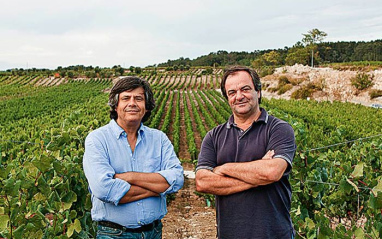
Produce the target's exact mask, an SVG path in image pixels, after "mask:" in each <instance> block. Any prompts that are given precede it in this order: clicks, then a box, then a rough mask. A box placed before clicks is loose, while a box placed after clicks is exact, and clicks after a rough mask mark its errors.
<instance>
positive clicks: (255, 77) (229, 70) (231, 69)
mask: <svg viewBox="0 0 382 239" xmlns="http://www.w3.org/2000/svg"><path fill="white" fill-rule="evenodd" d="M238 71H245V72H247V73H248V74H249V75H250V76H251V78H252V82H253V85H254V87H255V90H256V91H258V92H259V93H260V98H259V104H260V103H261V82H260V77H259V75H258V74H257V73H256V71H255V70H253V69H251V68H249V67H246V66H231V67H229V68H226V69H225V70H224V75H223V78H222V81H221V83H220V89H221V92H222V94H223V96H224V98H226V99H228V95H227V92H226V89H225V82H226V81H227V78H228V76H230V75H233V74H235V73H236V72H238Z"/></svg>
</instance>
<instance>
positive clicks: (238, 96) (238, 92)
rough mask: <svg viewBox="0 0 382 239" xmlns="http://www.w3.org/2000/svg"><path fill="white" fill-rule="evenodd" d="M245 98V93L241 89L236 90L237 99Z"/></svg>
mask: <svg viewBox="0 0 382 239" xmlns="http://www.w3.org/2000/svg"><path fill="white" fill-rule="evenodd" d="M243 98H244V95H243V93H242V92H241V90H238V91H236V99H237V100H241V99H243Z"/></svg>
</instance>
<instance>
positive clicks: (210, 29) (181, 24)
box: [0, 0, 382, 70]
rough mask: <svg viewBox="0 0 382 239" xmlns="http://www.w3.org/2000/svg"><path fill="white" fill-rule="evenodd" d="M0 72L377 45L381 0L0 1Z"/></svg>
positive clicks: (380, 32) (381, 31)
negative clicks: (303, 44)
mask: <svg viewBox="0 0 382 239" xmlns="http://www.w3.org/2000/svg"><path fill="white" fill-rule="evenodd" d="M0 4H1V5H0V6H1V7H0V70H6V69H13V68H23V69H28V68H39V69H40V68H48V69H56V68H57V67H58V66H62V67H66V66H74V65H85V66H90V65H92V66H94V67H95V66H100V67H112V66H114V65H120V66H122V67H126V68H128V67H130V66H140V67H146V66H148V65H154V64H158V63H163V62H167V60H168V59H171V60H175V59H178V58H179V57H184V58H190V59H195V58H197V57H199V56H202V55H207V54H209V53H210V52H217V51H219V50H225V51H228V52H230V51H246V52H253V51H255V50H266V49H279V48H284V47H292V46H293V45H294V44H295V43H297V42H298V41H301V40H302V38H303V35H302V34H305V33H308V31H310V30H312V29H314V28H317V29H319V30H321V31H324V32H325V33H327V37H326V38H325V39H324V41H327V42H336V41H371V40H377V39H382V14H381V12H382V1H381V0H363V1H360V0H318V1H317V0H315V1H309V0H289V1H282V0H278V1H276V0H232V1H231V0H220V1H217V0H157V1H148V0H134V1H131V0H123V1H120V0H113V1H111V0H109V1H101V0H76V1H74V0H65V1H56V0H50V1H48V0H33V1H30V0H12V1H9V0H7V1H5V0H0Z"/></svg>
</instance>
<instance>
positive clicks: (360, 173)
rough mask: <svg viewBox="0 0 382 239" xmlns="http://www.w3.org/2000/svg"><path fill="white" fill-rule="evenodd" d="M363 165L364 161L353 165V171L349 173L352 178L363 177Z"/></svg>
mask: <svg viewBox="0 0 382 239" xmlns="http://www.w3.org/2000/svg"><path fill="white" fill-rule="evenodd" d="M363 165H364V163H359V164H357V165H356V166H355V168H354V171H353V172H352V173H351V176H352V177H353V178H360V177H363Z"/></svg>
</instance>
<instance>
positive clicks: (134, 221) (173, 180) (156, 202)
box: [83, 120, 184, 228]
mask: <svg viewBox="0 0 382 239" xmlns="http://www.w3.org/2000/svg"><path fill="white" fill-rule="evenodd" d="M83 167H84V172H85V175H86V178H87V179H88V182H89V190H90V193H91V199H92V205H93V207H92V210H91V215H92V219H93V220H94V221H110V222H114V223H118V224H120V225H122V226H125V227H128V228H137V227H140V226H142V225H144V224H149V223H151V222H153V221H154V220H157V219H161V218H163V217H164V216H165V215H166V213H167V208H166V194H169V193H174V192H177V191H178V190H179V189H180V188H181V187H182V186H183V182H184V178H183V168H182V166H181V164H180V161H179V159H178V158H177V156H176V154H175V152H174V148H173V146H172V144H171V142H170V140H169V139H168V137H167V136H166V135H165V134H164V133H163V132H162V131H159V130H157V129H152V128H149V127H146V126H144V125H143V124H141V126H140V128H139V130H138V139H137V143H136V146H135V149H134V153H133V152H132V150H131V148H130V146H129V143H128V141H127V134H126V132H125V131H124V130H123V129H122V128H121V127H120V126H119V125H118V124H117V123H116V121H115V120H111V121H110V123H109V124H107V125H105V126H103V127H101V128H99V129H96V130H94V131H92V132H91V133H90V134H89V135H88V136H87V137H86V140H85V154H84V158H83ZM130 171H134V172H147V173H159V174H161V175H162V176H163V177H164V178H165V179H166V180H167V182H168V184H169V185H170V187H169V188H168V189H167V190H166V191H165V192H164V193H162V194H161V195H160V197H149V198H145V199H141V200H138V201H134V202H130V203H125V204H119V200H120V199H121V198H122V197H123V196H124V195H125V194H126V193H127V192H128V191H129V190H130V187H131V185H130V184H129V183H128V182H126V181H124V180H121V179H115V178H113V177H114V175H115V174H116V173H124V172H130Z"/></svg>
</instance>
